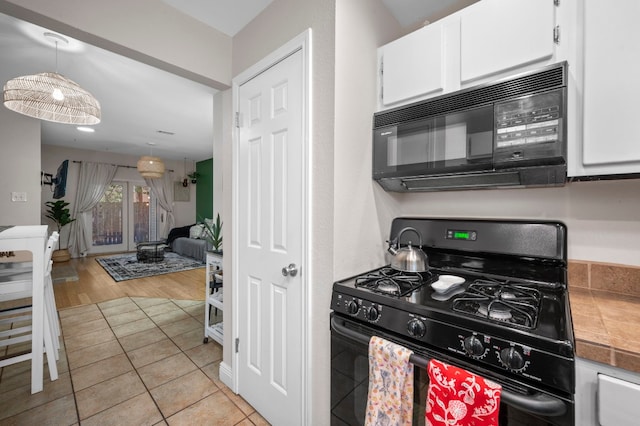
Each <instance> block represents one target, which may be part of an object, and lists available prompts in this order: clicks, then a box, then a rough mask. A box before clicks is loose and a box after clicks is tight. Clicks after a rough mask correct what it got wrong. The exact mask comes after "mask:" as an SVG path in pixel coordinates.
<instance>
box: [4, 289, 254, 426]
mask: <svg viewBox="0 0 640 426" xmlns="http://www.w3.org/2000/svg"><path fill="white" fill-rule="evenodd" d="M122 299H127V300H128V301H129V302H132V303H133V304H134V305H136V307H137V308H138V309H140V310H141V311H142V312H143V313H144V318H146V319H148V320H150V321H151V322H152V323H153V324H154V328H156V329H158V330H159V331H160V332H161V333H162V334H163V335H164V336H165V338H166V339H167V340H169V341H170V342H171V343H172V344H173V345H175V346H176V347H177V348H178V350H179V351H180V352H179V353H181V354H183V355H184V356H186V357H187V359H189V361H190V362H191V363H193V364H194V365H195V367H196V369H195V370H193V371H199V372H200V373H201V374H203V375H204V376H205V377H206V378H207V380H208V381H209V382H210V383H211V385H212V386H213V388H214V389H215V390H214V392H213V393H211V394H209V395H206V396H204V397H202V398H200V399H198V400H197V401H194V402H192V403H191V404H189V405H186V406H184V407H182V408H181V409H180V410H178V411H177V412H175V413H173V414H171V416H173V415H175V414H178V413H180V412H182V411H184V410H186V409H187V408H189V407H192V406H194V405H195V404H197V403H199V402H201V401H202V400H204V399H206V398H208V397H210V396H211V395H213V394H215V393H217V392H222V395H223V396H224V397H225V398H226V399H227V400H228V401H229V402H231V403H232V405H233V406H234V407H236V408H237V409H238V410H239V411H240V413H242V415H243V418H242V419H241V420H240V421H239V422H242V421H244V420H248V421H249V422H250V423H251V424H254V422H253V421H252V420H251V419H250V418H249V416H250V415H253V414H254V413H255V410H254V411H253V412H251V413H249V414H246V413H245V412H244V411H243V409H242V408H241V407H240V406H239V405H238V404H237V403H236V402H235V401H234V400H233V399H232V398H231V397H230V396H228V395H227V394H226V393H225V392H224V390H223V388H222V387H220V386H218V384H217V383H216V382H215V381H214V380H213V378H211V377H209V375H208V374H207V373H206V372H205V371H204V368H205V367H207V366H210V365H211V364H214V363H215V362H216V361H212V362H210V363H206V364H204V365H202V366H200V365H198V364H196V362H195V361H194V360H192V359H191V357H190V356H189V355H187V354H186V352H185V350H184V349H183V348H182V347H180V346H178V344H177V343H176V342H175V341H174V340H173V338H172V337H170V336H169V335H168V334H167V332H166V331H165V330H164V329H162V328H161V326H160V325H159V324H158V323H156V321H155V320H154V319H153V317H152V316H150V315H149V313H148V312H147V311H146V310H145V309H146V308H151V307H153V306H156V305H149V306H144V307H143V306H142V305H141V304H139V303H138V302H136V301H135V300H133V299H132V298H131V297H130V296H124V297H122ZM158 299H160V298H158ZM162 299H164V298H162ZM112 300H116V299H112ZM164 300H166V302H171V303H172V305H173V306H175V307H176V309H175V310H180V311H181V312H182V313H184V314H185V315H186V316H187V318H191V319H193V320H195V321H197V322H198V323H200V321H199V320H198V318H197V317H194V315H193V314H192V313H191V312H189V311H187V310H185V307H183V306H181V305H179V304H178V303H176V302H175V301H174V300H173V299H169V298H167V299H164ZM104 302H109V301H104ZM197 302H200V301H197ZM99 303H103V302H99ZM125 303H127V302H126V301H125ZM162 303H164V302H161V303H158V305H159V304H162ZM123 304H124V303H123ZM94 305H96V308H97V310H98V311H99V312H100V315H101V319H103V320H104V321H105V322H106V324H107V326H108V328H109V330H110V331H111V333H113V326H112V325H111V324H110V323H109V321H108V319H107V317H106V316H105V314H104V310H103V308H102V307H100V306H99V305H98V303H94ZM85 306H89V305H85ZM116 306H118V305H116ZM190 307H191V305H189V306H186V308H190ZM104 309H106V308H104ZM172 310H173V309H172ZM192 311H193V310H192ZM125 313H126V312H123V313H122V314H125ZM163 313H164V312H162V313H159V314H157V315H158V316H159V315H162V314H163ZM57 315H58V318H59V319H61V317H60V311H58V312H57ZM116 315H119V314H116ZM199 316H200V315H198V317H199ZM185 319H186V318H185ZM150 330H152V329H150ZM195 330H196V329H194V330H192V331H187V332H185V333H180V334H178V335H176V336H174V337H178V336H181V335H183V334H186V333H190V332H193V331H195ZM143 331H145V330H143ZM92 332H93V331H92ZM89 333H91V332H89ZM84 334H88V333H82V334H81V335H84ZM134 334H135V333H134ZM203 334H204V332H203ZM113 335H114V338H115V339H116V341H117V343H118V346H119V347H120V348H121V350H122V352H123V354H124V355H125V357H126V359H127V360H128V362H129V363H130V364H131V366H132V369H133V370H134V371H135V374H136V376H137V377H138V378H139V379H140V381H141V383H142V385H143V387H144V389H145V391H142V392H141V393H139V394H137V395H134V396H132V397H129V398H127V399H126V400H125V401H121V402H119V403H118V404H115V405H113V406H111V407H108V408H105V409H104V410H101V411H99V412H96V413H93V414H92V415H91V416H89V417H87V419H89V418H91V417H93V416H96V415H98V414H99V413H102V412H104V411H106V410H108V409H111V408H113V407H115V406H117V405H119V404H122V403H124V402H127V401H129V400H131V399H133V398H136V397H138V396H140V395H143V394H144V393H145V392H146V393H147V395H148V396H149V397H150V398H151V400H152V401H153V403H154V406H155V407H156V409H157V410H158V412H159V413H160V416H161V418H162V420H161V421H164V422H167V423H168V417H166V416H165V415H164V413H163V412H162V410H161V409H160V406H159V405H158V402H157V401H156V399H155V398H154V397H153V395H152V394H151V389H149V387H148V385H147V384H146V383H145V382H144V380H143V379H142V377H141V375H140V373H139V371H138V368H137V367H136V366H135V365H134V364H133V362H132V359H131V358H130V356H129V353H128V352H127V351H126V350H125V348H124V347H123V345H122V343H121V341H120V338H119V337H118V336H117V335H115V333H113ZM71 337H75V336H69V338H71ZM123 337H126V336H123ZM60 338H61V339H62V346H63V347H64V349H65V359H66V361H67V366H68V374H69V381H70V385H71V386H70V387H71V393H70V395H71V396H72V397H73V399H74V408H75V412H76V420H77V422H80V423H81V422H82V421H86V420H87V419H83V420H82V421H81V419H80V412H79V406H78V399H77V397H76V393H77V392H76V390H75V385H74V382H73V379H72V372H71V370H72V369H71V365H70V363H69V351H68V348H67V346H66V341H65V334H64V331H63V328H62V327H61V335H60ZM152 344H153V343H150V344H149V345H152ZM202 344H204V343H202ZM95 345H96V344H93V345H90V346H87V347H86V348H90V347H92V346H95ZM149 345H145V346H142V348H143V347H146V346H149ZM198 346H200V345H196V346H194V347H193V348H196V347H198ZM81 349H84V348H80V349H77V350H81ZM137 349H141V348H136V349H135V350H137ZM176 355H177V354H176ZM114 356H116V355H114ZM110 358H111V357H110ZM166 358H168V357H165V358H162V359H161V360H156V361H154V362H158V361H162V360H163V359H166ZM100 361H102V360H99V361H95V362H93V363H90V364H87V365H83V366H81V367H78V368H76V369H75V370H78V369H79V368H84V367H87V366H90V365H92V364H95V363H96V362H100ZM190 373H191V372H189V373H185V374H190ZM4 374H6V373H5V371H4V369H3V371H2V372H0V378H2V376H3V375H4ZM124 374H127V373H124ZM120 376H121V375H118V376H116V377H120ZM183 376H184V374H183V375H181V376H180V377H177V378H173V379H172V380H169V381H168V382H166V383H171V382H172V381H175V380H178V379H180V378H181V377H183ZM111 379H113V378H110V379H106V380H103V381H101V382H98V383H94V384H92V385H91V386H95V385H96V384H99V383H104V382H105V381H107V380H111ZM166 383H163V384H162V385H164V384H166ZM159 386H161V385H159ZM78 392H80V391H78ZM68 395H69V394H65V395H63V396H60V397H59V398H56V399H54V400H51V401H46V402H43V403H42V404H39V405H37V406H35V407H30V408H29V409H27V410H23V411H21V412H20V413H15V414H14V415H12V416H10V417H8V418H11V417H15V416H18V415H21V414H23V413H24V412H26V411H29V410H32V409H34V408H37V407H40V406H42V405H44V404H48V403H51V402H53V401H56V400H59V399H62V398H66V397H67V396H68ZM171 416H169V417H171ZM236 424H237V423H236Z"/></svg>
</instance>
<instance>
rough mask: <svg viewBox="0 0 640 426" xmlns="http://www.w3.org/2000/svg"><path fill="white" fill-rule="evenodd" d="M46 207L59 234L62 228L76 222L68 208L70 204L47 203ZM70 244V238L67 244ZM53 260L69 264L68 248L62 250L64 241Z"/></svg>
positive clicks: (59, 201) (61, 202)
mask: <svg viewBox="0 0 640 426" xmlns="http://www.w3.org/2000/svg"><path fill="white" fill-rule="evenodd" d="M45 205H46V206H47V211H46V216H47V217H48V218H49V219H51V220H53V221H54V222H55V223H56V226H57V227H58V233H61V232H62V228H63V227H64V226H65V225H68V224H70V223H71V222H73V221H74V220H75V219H72V218H71V214H70V213H69V209H68V207H67V206H68V205H69V203H68V202H66V201H64V200H57V201H47V202H46V203H45ZM68 242H69V238H68V237H67V244H68ZM52 258H53V261H54V262H67V261H68V260H69V259H71V255H70V254H69V250H68V247H66V246H65V247H64V248H62V239H61V240H60V249H58V250H56V251H54V252H53V256H52Z"/></svg>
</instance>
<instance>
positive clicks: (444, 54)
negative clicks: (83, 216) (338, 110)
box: [378, 0, 562, 109]
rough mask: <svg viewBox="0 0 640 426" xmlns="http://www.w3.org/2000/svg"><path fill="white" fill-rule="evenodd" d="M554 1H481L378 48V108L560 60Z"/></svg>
mask: <svg viewBox="0 0 640 426" xmlns="http://www.w3.org/2000/svg"><path fill="white" fill-rule="evenodd" d="M555 26H556V6H555V4H554V1H553V0H481V1H479V2H477V3H474V4H472V5H471V6H469V7H467V8H465V9H462V10H460V11H459V12H456V13H454V14H452V15H449V16H447V17H446V18H443V19H441V20H439V21H436V22H434V23H432V24H429V25H428V26H426V27H423V28H421V29H419V30H417V31H415V32H413V33H411V34H408V35H406V36H404V37H402V38H400V39H398V40H395V41H393V42H391V43H389V44H387V45H384V46H382V47H380V49H379V50H378V56H379V57H380V67H381V69H380V91H381V96H379V98H378V99H379V105H378V107H379V109H385V108H389V107H395V106H401V105H403V104H407V103H411V102H415V101H418V100H423V99H427V98H431V97H434V96H438V95H441V94H444V93H450V92H454V91H456V90H459V89H462V88H466V87H471V86H474V85H476V84H479V83H484V82H488V81H492V80H494V79H496V78H501V77H508V76H510V75H513V74H515V73H518V72H520V71H523V72H524V71H529V70H533V69H535V68H537V67H541V66H543V65H548V64H551V63H555V62H558V61H560V60H562V59H559V56H558V47H557V46H556V44H555V43H554V28H555Z"/></svg>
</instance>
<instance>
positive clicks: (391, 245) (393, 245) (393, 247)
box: [387, 240, 398, 256]
mask: <svg viewBox="0 0 640 426" xmlns="http://www.w3.org/2000/svg"><path fill="white" fill-rule="evenodd" d="M394 241H395V240H394ZM387 243H389V248H387V251H388V252H389V253H391V254H392V255H394V256H395V255H396V253H398V246H397V245H396V243H395V242H393V241H389V240H387Z"/></svg>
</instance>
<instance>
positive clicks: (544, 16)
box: [460, 0, 555, 84]
mask: <svg viewBox="0 0 640 426" xmlns="http://www.w3.org/2000/svg"><path fill="white" fill-rule="evenodd" d="M460 14H461V15H460V58H461V59H460V75H461V81H462V84H465V83H468V82H473V81H478V80H479V79H482V78H484V77H490V76H493V75H496V74H499V73H501V72H504V71H509V70H518V69H520V68H522V67H524V66H526V65H528V64H535V63H539V64H544V63H545V61H547V60H548V59H552V58H553V56H554V49H555V43H554V27H555V5H554V3H553V1H552V0H482V1H480V2H478V3H475V4H473V5H471V6H469V7H467V8H466V9H463V10H462V11H460Z"/></svg>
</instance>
